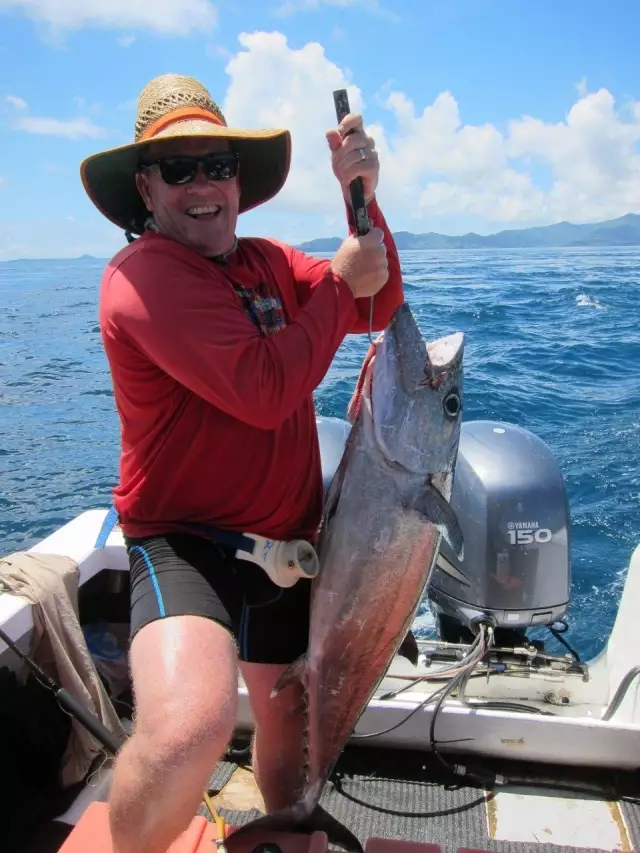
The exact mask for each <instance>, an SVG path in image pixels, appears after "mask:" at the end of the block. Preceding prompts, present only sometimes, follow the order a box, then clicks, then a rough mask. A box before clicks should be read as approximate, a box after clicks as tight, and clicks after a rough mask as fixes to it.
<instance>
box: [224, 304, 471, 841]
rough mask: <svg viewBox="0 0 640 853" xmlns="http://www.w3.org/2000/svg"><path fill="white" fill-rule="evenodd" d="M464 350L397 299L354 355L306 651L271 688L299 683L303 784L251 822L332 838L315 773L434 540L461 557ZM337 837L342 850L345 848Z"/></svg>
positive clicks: (423, 581) (430, 560) (348, 725)
mask: <svg viewBox="0 0 640 853" xmlns="http://www.w3.org/2000/svg"><path fill="white" fill-rule="evenodd" d="M463 349H464V339H463V335H462V334H460V333H456V334H454V335H450V336H448V337H445V338H442V339H440V340H438V341H434V342H432V343H429V344H428V345H427V344H425V341H424V340H423V338H422V335H421V333H420V330H419V329H418V326H417V324H416V322H415V319H414V317H413V314H412V313H411V310H410V309H409V307H408V306H407V305H406V304H405V305H402V306H400V307H399V308H398V309H397V311H396V313H395V314H394V316H393V319H392V321H391V323H390V324H389V326H388V327H387V329H386V330H385V332H384V334H383V335H382V338H381V340H379V342H377V343H376V345H375V350H374V351H373V357H372V358H370V359H369V358H368V359H367V360H365V365H364V366H363V371H362V374H361V386H362V387H361V391H362V393H361V394H360V395H359V396H358V405H357V414H356V415H355V418H354V421H353V426H352V429H351V432H350V435H349V438H348V440H347V444H346V447H345V450H344V453H343V456H342V459H341V463H340V466H339V468H338V470H337V472H336V474H335V477H334V479H333V481H332V484H331V487H330V489H329V493H328V495H327V501H326V506H325V517H324V520H323V527H322V531H321V535H320V539H319V542H318V556H319V559H320V572H319V575H318V576H317V578H316V579H315V580H314V581H313V582H312V583H313V586H312V598H311V619H310V630H309V644H308V650H307V653H306V655H305V656H304V657H303V658H301V659H300V660H298V661H297V662H296V663H295V664H294V665H293V666H292V667H291V668H290V669H289V670H288V671H287V673H285V676H283V678H282V679H281V682H280V684H279V688H278V689H285V687H286V685H287V684H288V683H290V682H292V681H295V680H299V681H300V682H301V683H302V685H303V687H304V693H305V709H304V713H306V721H307V726H306V742H305V743H303V744H301V761H304V762H305V764H306V773H305V783H304V787H303V789H302V790H301V791H300V792H299V795H298V796H297V800H296V802H292V803H291V807H290V808H289V809H287V810H286V811H283V812H279V813H276V814H273V815H268V816H267V817H266V818H261V819H260V820H259V821H256V822H254V826H256V827H257V826H258V824H260V825H262V826H264V828H268V827H272V828H273V827H276V826H277V827H278V828H285V827H287V825H288V828H291V829H295V828H296V826H295V825H296V824H297V825H298V826H299V827H301V828H304V829H305V830H311V829H314V828H321V829H325V831H327V832H328V834H329V835H330V836H332V835H333V838H334V840H338V841H340V839H339V838H338V835H339V833H337V832H332V827H331V825H329V824H328V821H327V819H329V823H330V822H333V823H337V822H334V821H333V820H332V819H331V818H330V816H328V815H327V814H326V812H322V814H320V811H321V810H320V807H319V806H318V802H319V800H320V797H321V794H322V791H323V788H324V785H325V783H326V780H327V779H328V777H329V775H330V773H331V771H332V768H333V766H334V764H335V763H336V761H337V759H338V757H339V756H340V753H341V752H342V750H343V748H344V746H345V745H346V743H347V741H348V739H349V737H350V736H351V734H352V732H353V730H354V727H355V725H356V723H357V721H358V718H359V717H360V715H361V714H362V712H363V710H364V709H365V707H366V705H367V703H368V701H369V700H370V698H371V696H372V694H373V693H374V692H375V689H376V687H377V685H378V684H379V682H380V680H381V679H382V678H383V676H384V674H385V672H386V670H387V669H388V667H389V665H390V663H391V661H392V659H393V657H394V655H395V654H396V652H397V650H398V648H399V646H400V645H401V643H402V641H403V639H404V638H405V636H406V634H407V631H408V630H409V628H410V626H411V623H412V621H413V618H414V616H415V613H416V610H417V608H418V606H419V604H420V602H421V600H422V598H423V595H424V592H425V588H426V586H427V583H428V581H429V577H430V574H431V572H432V569H433V567H434V565H435V560H436V557H437V555H438V550H439V546H440V541H441V537H442V536H443V535H444V536H445V537H446V538H447V541H448V542H450V543H451V545H452V547H453V548H454V549H455V550H456V551H457V552H458V553H461V548H462V538H461V533H460V529H459V526H458V523H457V520H456V518H455V516H454V514H453V511H452V510H451V508H450V506H449V504H448V500H449V498H450V495H451V486H452V478H453V475H454V471H455V463H456V457H457V452H458V441H459V435H460V424H461V417H462V399H463V391H462V378H463V376H462V360H463ZM370 355H371V353H370ZM319 810H320V811H319ZM321 817H322V818H324V820H322V819H320V818H321ZM323 824H324V825H323ZM249 826H251V824H250V825H249ZM333 829H335V826H334V827H333ZM348 836H349V834H348V833H347V834H346V835H345V833H343V834H342V842H343V844H344V846H351V847H355V846H356V845H357V843H358V842H357V839H354V838H353V836H350V837H348ZM231 837H232V838H233V836H231ZM354 841H355V844H354V843H353V842H354Z"/></svg>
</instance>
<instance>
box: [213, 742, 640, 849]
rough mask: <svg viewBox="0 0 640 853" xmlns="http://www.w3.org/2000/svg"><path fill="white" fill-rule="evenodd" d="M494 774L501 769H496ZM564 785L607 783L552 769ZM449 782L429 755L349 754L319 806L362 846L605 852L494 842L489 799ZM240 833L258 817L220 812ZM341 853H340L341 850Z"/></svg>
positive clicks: (633, 832)
mask: <svg viewBox="0 0 640 853" xmlns="http://www.w3.org/2000/svg"><path fill="white" fill-rule="evenodd" d="M493 769H494V770H496V771H498V770H502V771H503V772H504V770H505V768H504V767H498V766H497V765H496V766H494V768H493ZM532 770H533V768H530V767H522V766H515V765H509V774H508V775H510V776H512V777H513V778H518V779H519V778H524V777H531V778H535V777H534V776H533V775H532ZM553 772H554V775H557V777H558V778H560V779H562V780H563V782H564V784H567V785H572V784H573V785H574V786H577V787H578V788H580V789H583V788H585V786H588V785H589V784H590V783H591V784H600V785H602V784H605V783H609V784H610V779H608V778H607V779H606V780H605V779H604V777H603V774H602V773H599V774H588V773H585V772H582V771H578V773H576V772H575V771H574V772H573V774H572V773H571V772H570V771H568V770H566V769H565V770H563V769H562V768H553ZM448 778H449V777H447V776H446V774H445V773H444V771H442V770H441V769H440V766H439V765H438V764H437V763H436V762H435V760H434V759H433V757H432V756H431V755H430V754H429V753H424V752H412V751H411V752H410V751H404V750H396V751H390V750H377V749H369V748H361V747H358V748H351V749H347V750H345V752H344V753H343V755H342V757H341V759H340V761H339V762H338V764H337V766H336V769H335V771H334V774H333V776H332V779H331V780H330V781H329V783H328V784H327V786H326V788H325V791H324V793H323V796H322V799H321V804H322V805H323V807H324V808H325V809H326V810H327V811H328V812H329V813H330V814H332V815H333V816H334V817H335V818H337V819H338V820H339V821H341V822H342V823H344V824H345V825H346V826H347V827H348V828H349V829H350V830H351V831H352V832H353V833H354V834H355V835H356V836H357V837H358V839H359V840H360V841H361V843H362V844H363V846H364V844H365V842H366V840H367V839H368V838H371V837H374V836H378V837H382V838H390V839H404V840H407V841H418V842H429V843H432V844H438V845H439V846H440V847H441V849H442V851H443V853H456V851H458V849H459V848H462V847H469V848H477V849H479V850H486V851H495V853H602V850H601V849H600V848H584V847H580V848H578V847H565V846H561V845H556V844H536V843H526V842H504V841H493V840H490V839H489V829H488V823H487V816H486V807H485V794H484V792H483V791H482V790H481V789H480V788H477V787H471V786H455V787H452V786H451V785H449V784H445V782H446V781H448ZM624 785H625V790H624V793H625V794H626V795H627V796H631V795H632V791H633V790H635V796H637V795H638V786H637V784H635V780H633V779H632V778H626V779H625V780H624ZM622 810H623V812H624V817H625V820H626V823H627V829H628V831H629V835H630V840H631V843H632V844H633V850H634V851H638V850H639V849H640V848H639V843H640V806H639V805H637V804H629V803H622ZM221 814H223V816H224V818H225V820H226V821H227V822H228V823H229V824H231V825H235V826H240V825H242V824H245V823H247V822H248V821H250V820H252V819H253V818H255V817H259V816H260V813H259V812H258V811H256V810H252V811H247V812H236V811H228V810H226V809H221ZM336 849H338V848H336Z"/></svg>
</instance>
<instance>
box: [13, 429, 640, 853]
mask: <svg viewBox="0 0 640 853" xmlns="http://www.w3.org/2000/svg"><path fill="white" fill-rule="evenodd" d="M317 423H318V432H319V437H320V447H321V459H322V470H323V479H324V485H325V488H328V486H329V484H330V482H331V478H332V477H333V474H334V472H335V470H336V468H337V466H338V464H339V461H340V458H341V456H342V452H343V449H344V445H345V441H346V439H347V437H348V434H349V430H350V425H349V423H348V422H346V421H344V420H342V419H340V418H329V417H321V416H318V417H317ZM451 504H452V507H453V508H454V510H455V511H456V514H457V516H458V518H459V520H460V524H461V527H462V531H463V534H464V538H465V550H464V554H463V556H462V557H459V556H457V555H456V554H454V553H453V552H452V551H451V550H449V548H448V546H447V544H446V543H444V542H443V543H442V546H441V549H440V553H439V556H438V558H437V562H436V565H435V567H434V570H433V572H432V576H431V579H430V582H429V586H428V590H427V597H428V599H429V602H430V606H431V610H432V612H433V613H434V617H435V628H434V635H433V636H430V637H423V638H418V639H417V640H416V645H417V657H416V656H415V655H411V654H409V656H408V657H409V658H411V659H408V657H406V656H405V654H406V653H405V654H402V653H399V654H398V655H397V656H396V657H395V658H394V660H393V661H392V663H391V665H390V667H389V668H388V670H387V672H386V674H385V676H384V677H383V679H382V680H381V682H380V683H379V684H378V686H377V688H376V690H375V692H374V694H373V696H372V697H371V699H370V701H369V703H368V705H367V707H366V709H365V711H364V713H363V714H362V716H361V717H360V720H359V721H358V724H357V726H356V729H355V731H354V732H353V735H352V737H351V740H350V741H349V744H348V746H347V748H346V749H345V751H344V754H343V756H342V757H341V759H340V761H339V762H338V765H337V767H336V770H335V772H334V775H333V777H332V779H331V780H330V782H329V784H328V785H327V789H326V791H325V793H324V795H323V801H322V802H323V804H324V805H325V808H327V809H328V810H330V811H332V813H333V814H335V816H336V817H338V818H339V819H340V820H342V821H343V822H344V823H345V824H346V825H348V826H350V828H351V829H352V831H354V832H355V833H356V834H357V835H358V837H359V838H360V839H361V841H362V842H363V844H364V843H365V842H366V844H367V845H368V848H370V851H374V849H375V848H376V844H383V847H384V844H386V845H387V847H384V849H389V850H390V851H392V850H394V849H395V848H394V847H393V846H389V845H392V843H395V842H400V843H403V842H407V841H413V842H419V843H420V844H422V845H423V846H424V850H425V851H427V850H428V844H435V845H436V846H435V848H433V850H434V851H435V850H440V851H442V853H449V851H450V850H451V851H458V850H463V849H471V848H473V849H476V850H504V851H505V853H506V851H510V853H514V851H522V853H525V851H531V850H536V851H544V850H547V849H549V850H555V851H559V850H560V849H563V850H576V851H577V850H580V851H584V850H608V851H618V850H620V851H623V850H637V849H640V806H639V805H638V803H639V802H640V800H638V794H639V793H640V791H639V781H640V780H639V774H638V769H639V768H640V679H639V677H638V676H639V675H640V643H638V641H637V624H638V622H637V614H638V609H639V608H640V544H639V545H638V547H636V549H635V550H634V552H633V553H632V554H631V555H630V559H629V565H628V570H627V573H626V579H625V583H624V589H623V592H622V595H621V598H620V601H619V606H618V610H617V614H616V618H615V622H614V625H613V628H612V630H611V633H610V636H609V637H608V639H607V642H606V644H605V646H604V648H603V649H602V650H601V651H600V652H599V653H598V654H597V655H596V656H594V657H593V659H590V660H586V661H585V660H582V659H581V658H580V656H579V655H578V653H577V652H576V651H575V649H574V648H573V646H572V643H571V639H570V631H569V626H568V623H567V621H566V612H567V609H568V606H569V603H570V588H571V584H570V579H571V566H570V547H571V530H570V516H569V507H568V501H567V496H566V492H565V488H564V481H563V477H562V474H561V472H560V470H559V468H558V465H557V463H556V461H555V459H554V458H553V455H552V453H551V451H550V450H549V448H548V447H547V446H546V445H545V444H544V442H542V441H541V439H540V438H538V437H537V436H536V435H534V434H533V433H531V432H529V431H527V430H525V429H523V428H521V427H519V426H517V425H515V424H511V423H506V422H501V421H490V420H478V421H465V422H464V423H463V425H462V432H461V438H460V447H459V454H458V462H457V467H456V474H455V482H454V490H453V495H452V498H451ZM26 553H31V554H32V555H41V556H42V557H43V558H47V557H48V556H51V555H58V556H65V557H67V558H69V559H70V560H72V561H73V562H74V563H75V564H77V571H78V582H79V593H78V609H79V615H80V624H81V626H82V629H83V631H84V636H85V638H86V642H87V646H88V648H89V649H90V651H91V654H92V661H93V664H94V665H95V668H96V671H97V672H98V673H99V674H100V677H101V678H102V680H103V683H104V685H105V688H106V689H108V692H109V694H110V696H111V698H112V700H113V702H114V706H115V707H117V708H118V714H119V716H120V719H121V721H122V724H123V726H124V727H125V728H127V727H129V726H130V720H131V713H130V712H131V707H130V705H127V704H126V702H125V700H123V699H122V697H123V696H126V695H128V694H127V689H128V686H129V685H128V680H127V678H128V676H127V649H126V635H127V629H128V625H127V618H128V616H127V614H128V562H127V557H126V553H125V548H124V542H123V538H122V533H121V531H120V530H119V527H118V524H117V518H116V516H115V513H114V511H113V510H112V509H111V508H109V507H104V508H102V509H88V510H86V511H85V512H82V513H81V514H80V515H78V516H77V517H75V518H73V519H71V520H70V521H69V522H68V523H66V524H64V525H63V526H61V527H59V528H58V529H56V530H53V531H52V532H51V534H50V535H48V536H47V537H46V538H44V539H42V540H41V541H39V542H37V543H35V544H34V545H33V546H32V547H31V548H30V549H29V550H28V552H26ZM0 578H1V574H0ZM33 624H34V623H33V606H32V605H30V604H29V603H28V601H27V600H26V599H25V598H22V597H20V596H18V595H15V594H10V593H8V592H4V593H0V628H1V629H2V631H3V632H4V633H5V634H6V636H7V637H8V638H10V640H11V641H12V643H15V644H17V646H18V647H19V648H21V649H22V650H23V651H26V650H28V649H30V636H31V632H32V629H33ZM546 637H548V638H549V641H548V642H547V640H546ZM403 645H404V644H403ZM401 652H402V650H401ZM20 667H21V662H20V659H19V658H18V657H17V656H16V655H15V654H14V652H13V650H12V649H11V648H8V647H7V645H5V644H4V643H2V641H1V640H0V671H2V668H6V670H7V671H19V669H20ZM238 695H239V708H238V718H237V726H236V739H235V740H234V744H235V746H233V745H232V746H233V748H232V747H230V751H229V753H228V754H227V756H225V758H224V759H223V760H222V761H221V762H220V765H219V767H218V768H217V769H216V774H217V775H216V774H214V778H213V782H212V785H211V787H212V790H214V789H215V790H214V793H215V794H216V796H217V797H218V798H221V799H218V800H217V802H218V803H220V802H221V803H222V806H221V808H222V809H223V810H224V809H226V814H227V818H226V819H227V821H228V822H229V823H230V824H231V825H240V824H241V823H242V822H246V821H247V820H249V819H250V818H251V817H255V816H256V814H257V813H259V810H260V808H259V803H260V799H259V792H257V793H256V789H255V784H254V785H253V793H252V794H251V784H249V789H250V795H249V800H248V802H250V803H251V804H252V805H251V808H250V809H249V811H247V810H243V809H242V807H241V806H240V807H237V808H235V809H234V804H233V802H232V799H233V798H231V800H229V790H230V789H232V788H233V789H234V790H235V788H238V784H237V783H238V779H239V778H240V777H242V778H243V779H245V781H246V779H247V778H248V779H251V775H250V768H249V770H247V767H248V764H247V762H248V761H249V759H248V757H247V750H246V748H244V747H246V744H247V743H248V739H249V737H250V733H251V730H252V727H253V720H252V715H251V709H250V706H249V702H248V696H247V691H246V688H245V686H244V684H243V682H242V679H241V677H239V683H238ZM129 702H131V700H130V699H129ZM238 744H239V746H238ZM243 749H244V751H243ZM234 756H235V757H234ZM238 756H244V758H242V759H240V758H238ZM225 768H226V769H225ZM241 771H243V772H244V773H245V775H243V773H242V772H241ZM111 773H112V759H110V758H109V756H108V755H107V756H105V755H102V756H101V760H100V762H98V764H97V766H93V767H92V768H91V772H90V773H89V774H87V776H86V778H85V779H83V780H82V783H81V784H80V785H79V786H76V788H74V790H73V791H71V792H66V795H67V796H66V800H65V798H64V796H63V798H62V800H61V802H64V808H62V807H61V808H60V810H59V812H56V813H55V814H50V815H48V817H47V819H46V821H44V823H43V826H44V828H43V829H42V830H41V831H40V834H38V832H37V831H36V835H33V833H32V834H31V835H30V840H29V842H28V846H25V847H19V846H18V847H16V851H20V850H23V849H24V850H25V851H26V850H29V851H30V853H31V851H33V853H36V851H38V853H39V851H45V850H46V851H47V853H48V851H50V850H51V851H53V850H61V851H64V853H67V851H72V850H73V851H75V850H77V849H79V848H78V847H72V846H70V845H71V843H72V840H73V839H74V833H76V832H80V831H81V830H82V831H83V832H84V831H86V824H87V821H88V820H89V818H88V816H91V819H92V820H93V819H95V820H103V822H104V809H103V807H104V804H105V802H106V799H107V796H108V789H109V782H110V777H111ZM220 774H222V775H220ZM238 774H240V776H238ZM216 779H217V782H216V781H215V780H216ZM221 779H222V781H223V782H224V784H221V781H220V780H221ZM234 779H235V780H236V781H235V782H233V780H234ZM229 780H231V781H229ZM345 780H346V781H345ZM229 786H231V788H230V787H229ZM234 786H235V788H234ZM242 787H243V786H242V785H240V788H242ZM245 788H246V785H245ZM64 793H65V792H63V794H64ZM245 794H246V791H245ZM256 797H257V799H256ZM240 802H243V799H242V796H240ZM101 808H102V809H103V811H100V809H101ZM96 809H97V810H98V811H96ZM256 809H258V812H256ZM96 815H97V817H96ZM100 815H101V817H100ZM198 819H199V820H201V821H202V822H204V823H206V811H205V810H203V811H202V813H201V814H200V816H199V818H198ZM45 824H46V826H45ZM83 827H85V828H83ZM212 831H213V830H212ZM203 832H204V830H203ZM201 835H202V833H201ZM75 837H76V838H77V837H78V836H75ZM199 837H200V836H199ZM202 837H204V835H202ZM212 838H213V836H212ZM23 842H24V839H23ZM21 843H22V842H21ZM24 843H27V842H24ZM289 843H290V842H289V841H287V839H284V841H283V844H281V845H280V846H281V849H282V850H283V851H284V853H288V850H289V848H287V844H289ZM314 843H316V842H314ZM16 844H18V842H17V841H16ZM208 844H209V846H208V847H207V848H206V849H211V844H210V842H208ZM52 845H53V846H52ZM56 845H57V846H56ZM65 845H66V846H65ZM283 845H284V846H283ZM547 845H551V846H549V847H548V848H547ZM320 846H321V847H322V842H320ZM285 848H287V849H286V850H285ZM2 849H3V851H4V849H5V848H4V847H3V848H2ZM104 849H105V850H107V848H106V847H105V848H104ZM181 849H182V848H181ZM184 849H185V850H186V849H187V848H186V847H185V848H184ZM189 849H193V850H195V849H200V848H198V847H197V846H194V847H192V848H189ZM202 849H205V848H204V847H203V848H202ZM290 849H291V851H293V849H294V848H293V847H292V848H290ZM305 849H306V848H305ZM314 849H316V848H314ZM322 849H326V844H325V847H324V848H322ZM399 849H400V848H398V850H399ZM92 850H93V851H94V853H102V848H100V850H99V849H98V847H97V846H93V845H92ZM416 853H419V851H418V850H416Z"/></svg>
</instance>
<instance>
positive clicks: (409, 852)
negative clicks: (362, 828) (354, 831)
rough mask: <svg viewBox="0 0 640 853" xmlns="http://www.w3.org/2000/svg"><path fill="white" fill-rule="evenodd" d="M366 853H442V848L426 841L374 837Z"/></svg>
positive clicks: (366, 845)
mask: <svg viewBox="0 0 640 853" xmlns="http://www.w3.org/2000/svg"><path fill="white" fill-rule="evenodd" d="M364 853H442V848H441V847H440V846H439V845H438V844H429V843H427V842H424V841H402V840H399V839H391V838H378V837H374V838H369V840H368V841H367V843H366V844H365V847H364Z"/></svg>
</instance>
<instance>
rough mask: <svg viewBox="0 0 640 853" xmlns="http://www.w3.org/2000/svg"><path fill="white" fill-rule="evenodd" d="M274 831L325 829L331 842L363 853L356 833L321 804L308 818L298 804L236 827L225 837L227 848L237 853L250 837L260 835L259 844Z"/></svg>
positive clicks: (306, 832)
mask: <svg viewBox="0 0 640 853" xmlns="http://www.w3.org/2000/svg"><path fill="white" fill-rule="evenodd" d="M271 832H300V833H305V834H309V835H310V834H311V833H312V832H324V833H325V834H326V836H327V838H328V840H329V843H330V844H334V845H338V846H339V847H342V849H343V850H347V851H349V853H363V848H362V844H361V843H360V841H359V840H358V838H356V836H355V835H354V834H353V832H351V830H350V829H347V827H346V826H345V825H344V824H343V823H341V822H340V821H339V820H338V819H337V818H335V817H333V815H331V814H329V812H328V811H326V810H325V809H323V808H322V806H320V805H317V806H316V807H315V808H314V810H313V811H312V812H311V814H310V815H309V816H308V817H302V816H300V813H299V812H298V811H297V810H296V807H295V806H294V807H293V808H288V809H282V810H281V811H279V812H274V813H273V814H268V815H264V817H259V818H257V819H256V820H252V821H251V822H250V823H246V824H244V825H243V826H239V827H238V828H237V829H234V830H233V831H232V832H231V833H230V834H229V835H228V836H227V838H226V839H225V847H226V848H227V851H228V853H235V848H236V845H237V844H238V843H239V842H241V840H242V839H244V838H245V837H246V836H248V835H254V834H257V835H258V838H256V843H259V841H260V836H261V835H265V834H267V833H271ZM262 840H264V841H268V840H269V839H268V838H263V839H262ZM243 846H244V845H243Z"/></svg>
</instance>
